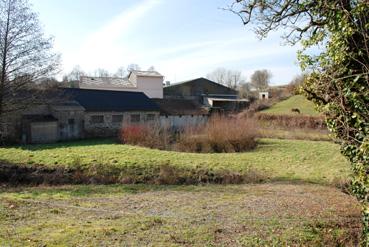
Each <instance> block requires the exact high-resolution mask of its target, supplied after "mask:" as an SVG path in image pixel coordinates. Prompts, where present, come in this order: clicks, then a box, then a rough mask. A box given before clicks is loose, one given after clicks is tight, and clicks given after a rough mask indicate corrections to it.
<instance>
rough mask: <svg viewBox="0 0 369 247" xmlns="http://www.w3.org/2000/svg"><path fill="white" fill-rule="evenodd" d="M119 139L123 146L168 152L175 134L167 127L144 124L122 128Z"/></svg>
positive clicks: (157, 124) (156, 124)
mask: <svg viewBox="0 0 369 247" xmlns="http://www.w3.org/2000/svg"><path fill="white" fill-rule="evenodd" d="M119 139H120V141H121V142H122V143H124V144H130V145H138V146H142V147H148V148H157V149H161V150H168V149H170V148H171V144H172V143H173V141H174V140H175V134H174V133H173V132H172V131H171V130H170V129H169V127H167V126H161V125H159V123H146V124H139V125H128V126H125V127H123V128H122V129H121V131H120V133H119Z"/></svg>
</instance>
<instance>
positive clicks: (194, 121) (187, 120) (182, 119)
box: [160, 115, 209, 128]
mask: <svg viewBox="0 0 369 247" xmlns="http://www.w3.org/2000/svg"><path fill="white" fill-rule="evenodd" d="M208 119H209V117H208V116H207V115H205V116H203V115H184V116H160V124H161V125H162V126H168V127H171V128H184V127H188V126H197V125H201V124H205V123H206V122H207V121H208Z"/></svg>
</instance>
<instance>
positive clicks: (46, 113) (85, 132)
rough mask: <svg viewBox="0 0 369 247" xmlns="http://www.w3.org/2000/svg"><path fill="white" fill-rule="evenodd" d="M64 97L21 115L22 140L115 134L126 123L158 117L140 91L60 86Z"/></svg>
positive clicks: (156, 110)
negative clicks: (54, 102) (63, 87)
mask: <svg viewBox="0 0 369 247" xmlns="http://www.w3.org/2000/svg"><path fill="white" fill-rule="evenodd" d="M60 90H61V91H62V97H63V98H64V100H63V101H62V102H60V103H58V104H51V105H47V106H46V105H44V106H40V107H37V109H33V110H29V111H27V113H26V114H23V115H22V138H21V139H22V141H23V142H27V143H48V142H55V141H61V140H73V139H81V138H86V137H109V136H116V135H117V132H118V131H119V130H120V129H121V127H122V126H124V125H125V124H131V123H133V124H139V123H144V122H148V121H157V120H158V119H159V114H160V110H159V107H158V106H157V105H156V104H155V102H153V101H152V100H150V99H149V98H148V97H147V96H146V95H145V94H144V93H141V92H126V91H109V90H93V89H79V88H65V89H60Z"/></svg>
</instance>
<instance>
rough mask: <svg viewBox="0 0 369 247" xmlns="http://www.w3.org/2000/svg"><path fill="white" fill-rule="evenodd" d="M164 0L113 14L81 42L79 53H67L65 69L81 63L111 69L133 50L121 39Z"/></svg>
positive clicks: (148, 2)
mask: <svg viewBox="0 0 369 247" xmlns="http://www.w3.org/2000/svg"><path fill="white" fill-rule="evenodd" d="M161 2H162V1H161V0H144V1H141V2H140V3H139V4H138V5H136V6H134V7H132V8H130V9H128V10H125V11H123V12H122V13H121V14H119V15H118V16H116V17H114V18H113V19H112V20H111V21H109V22H108V23H107V24H106V25H104V26H103V27H102V28H100V29H99V30H97V31H96V32H94V33H92V34H91V35H89V36H88V37H87V38H86V41H85V42H84V43H82V44H81V45H80V51H79V52H78V53H76V54H66V55H65V59H64V61H65V64H66V65H67V66H69V68H68V67H67V66H66V68H65V69H66V70H70V69H71V67H72V66H73V65H76V64H79V65H81V67H82V68H84V69H85V70H94V69H96V68H98V67H103V68H107V69H110V68H112V67H116V66H119V64H121V62H122V61H121V58H122V57H123V56H125V55H126V56H127V55H128V56H132V54H129V53H130V52H129V51H128V50H127V49H126V48H124V46H122V44H119V42H118V40H120V39H121V38H122V37H124V36H127V35H128V34H129V33H130V31H132V30H133V29H134V28H135V27H136V26H137V25H138V24H139V23H140V21H142V20H143V19H144V18H145V17H146V16H147V14H148V12H149V11H150V10H152V9H153V8H155V7H156V6H158V5H159V4H160V3H161Z"/></svg>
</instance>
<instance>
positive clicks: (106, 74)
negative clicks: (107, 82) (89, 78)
mask: <svg viewBox="0 0 369 247" xmlns="http://www.w3.org/2000/svg"><path fill="white" fill-rule="evenodd" d="M95 76H97V77H109V76H110V73H109V71H107V70H106V69H102V68H98V69H97V70H95Z"/></svg>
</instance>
